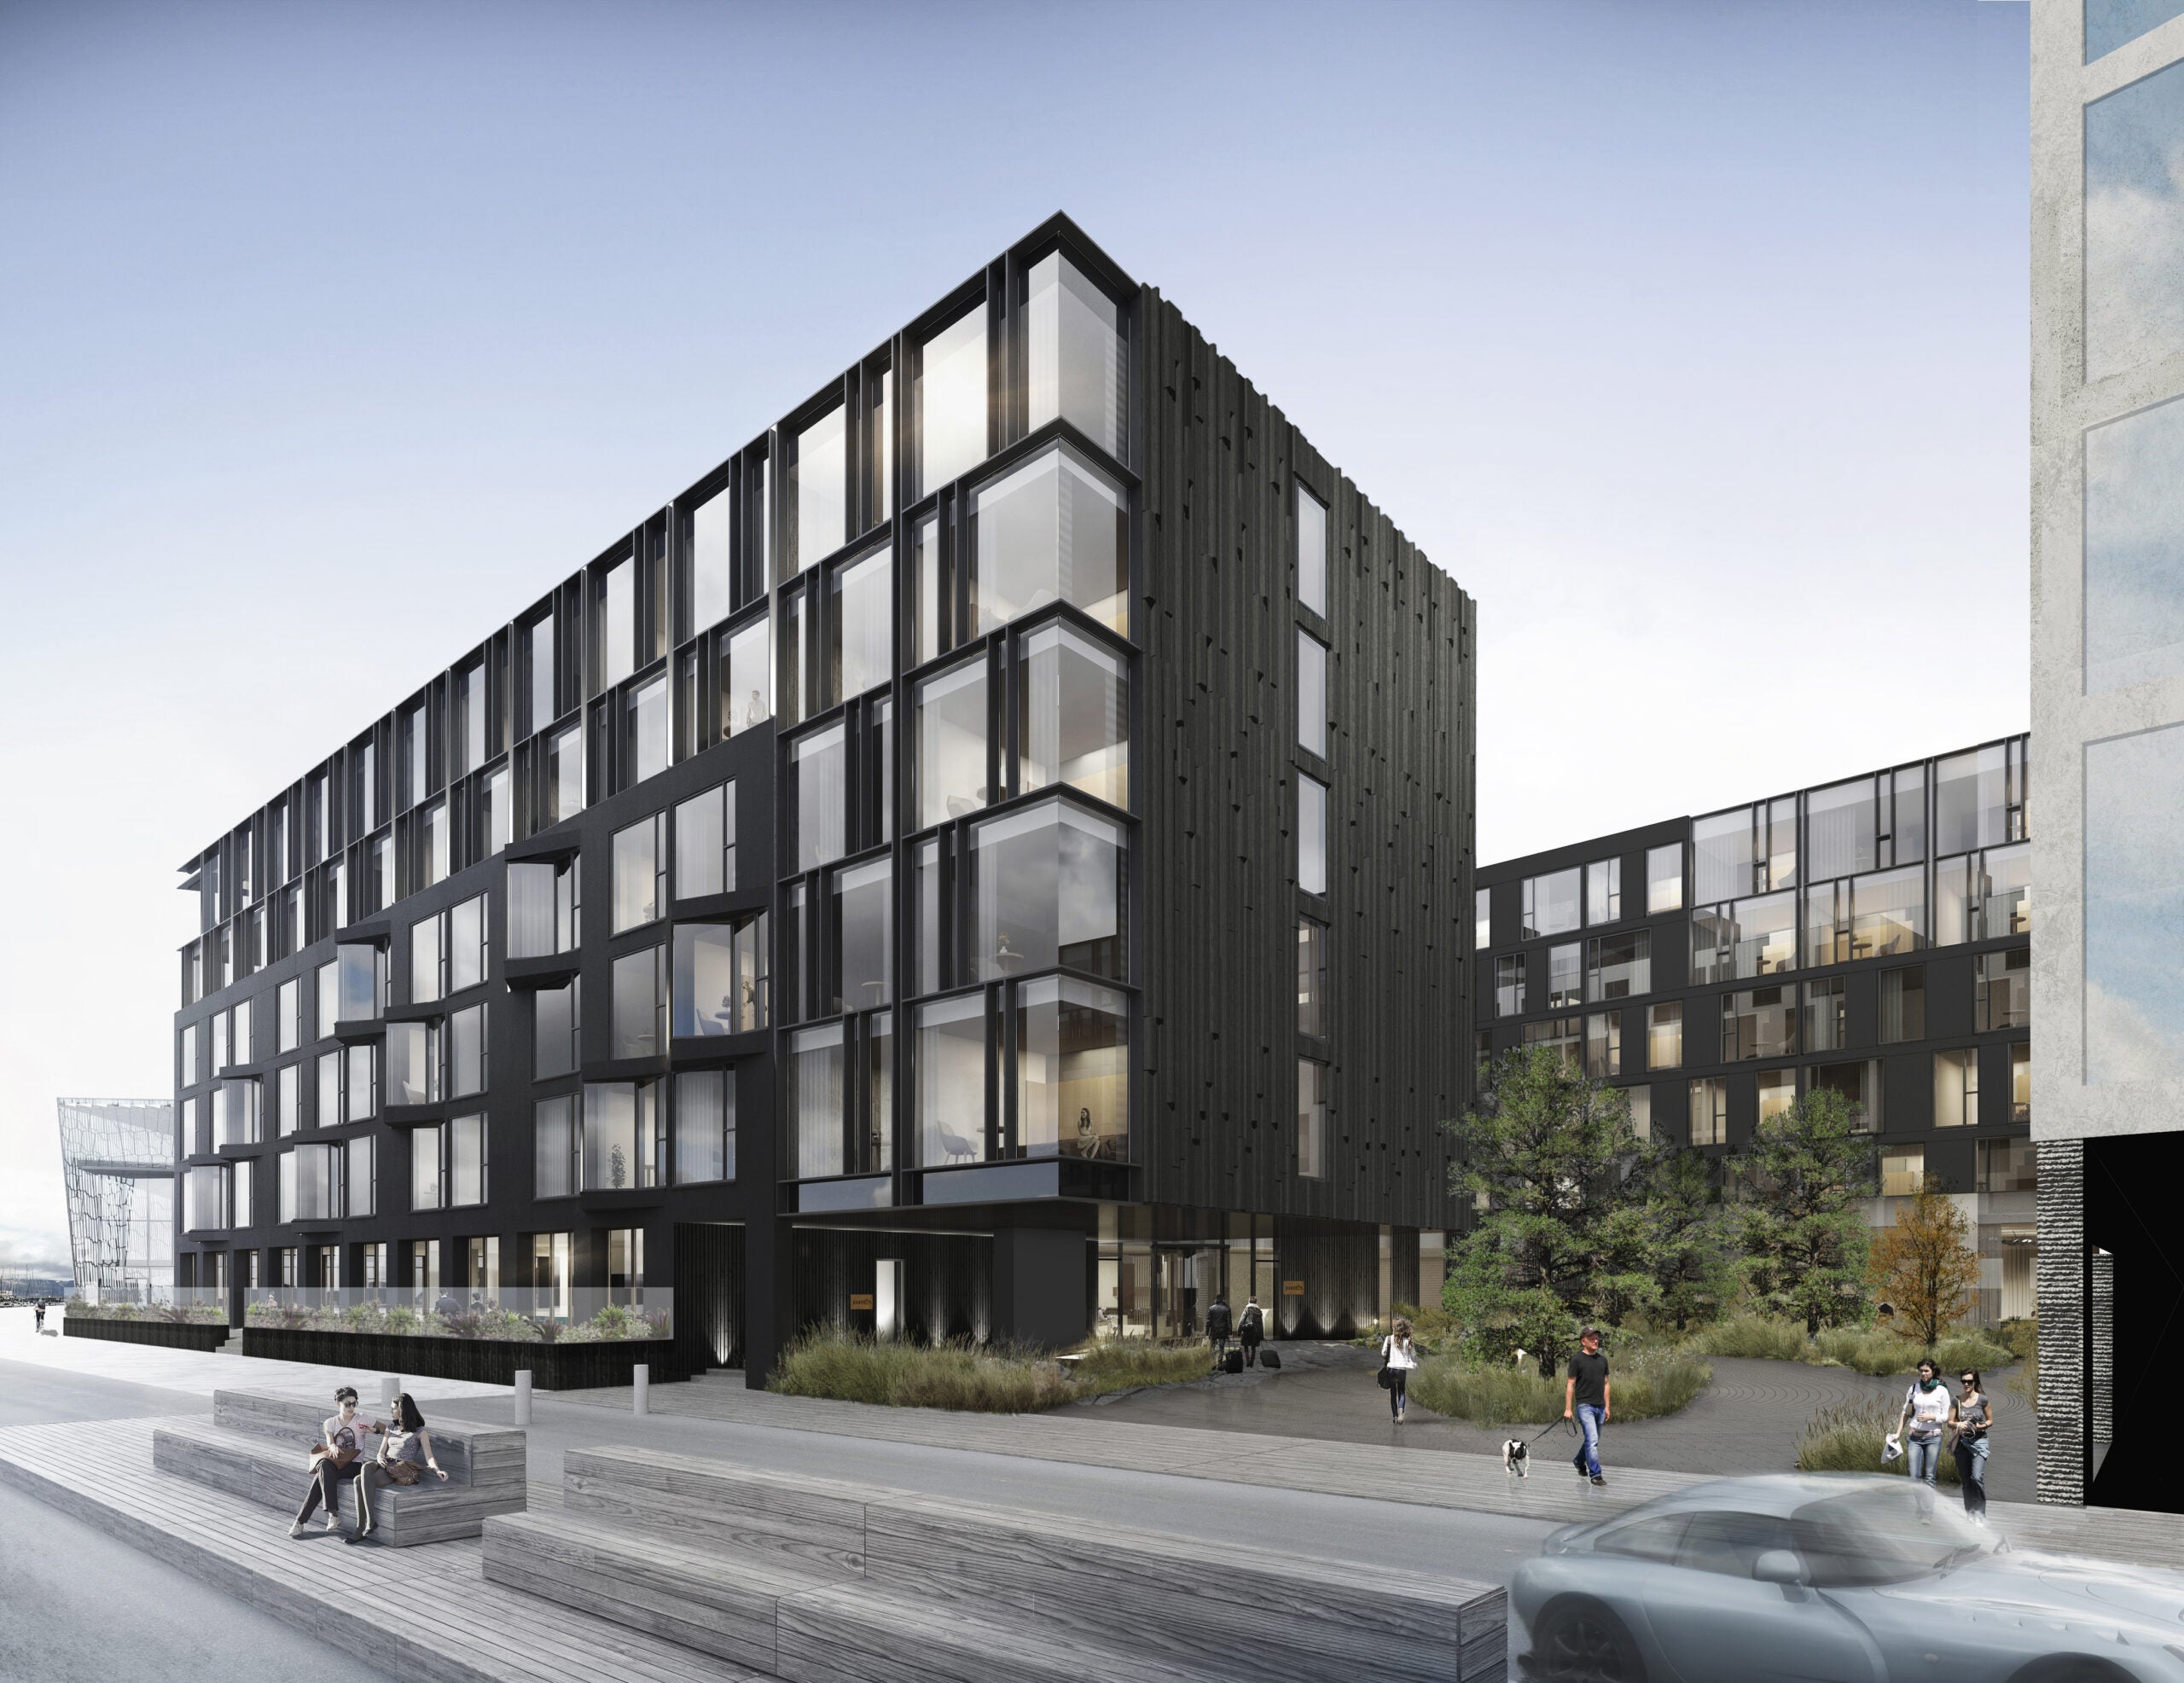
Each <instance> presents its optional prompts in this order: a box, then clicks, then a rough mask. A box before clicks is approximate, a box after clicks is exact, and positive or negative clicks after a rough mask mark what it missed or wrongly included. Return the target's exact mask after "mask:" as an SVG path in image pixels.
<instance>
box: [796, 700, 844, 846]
mask: <svg viewBox="0 0 2184 1683" xmlns="http://www.w3.org/2000/svg"><path fill="white" fill-rule="evenodd" d="M846 740H847V734H846V732H845V730H844V728H843V726H842V723H841V721H839V719H838V720H836V721H835V722H834V723H833V724H830V725H828V726H827V727H826V728H823V729H821V730H816V731H814V732H812V733H811V734H810V735H809V736H800V737H799V738H798V739H797V740H795V741H793V742H792V743H790V744H789V747H788V779H789V799H788V810H789V818H790V821H791V823H792V825H793V834H792V835H791V837H790V839H789V856H790V857H791V858H792V859H793V860H794V861H795V862H796V868H797V869H798V870H799V871H808V870H810V869H811V868H813V867H814V866H816V865H825V864H829V863H831V862H833V861H834V860H837V859H839V858H840V857H841V856H842V852H843V850H844V846H845V842H846V839H847V825H848V816H849V815H848V797H849V763H848V759H847V757H846V753H845V747H844V744H845V741H846Z"/></svg>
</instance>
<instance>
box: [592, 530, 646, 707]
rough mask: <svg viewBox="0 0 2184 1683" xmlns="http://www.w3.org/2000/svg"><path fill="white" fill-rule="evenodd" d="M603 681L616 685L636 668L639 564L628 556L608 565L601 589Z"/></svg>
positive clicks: (600, 661) (600, 642)
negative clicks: (637, 566) (610, 565)
mask: <svg viewBox="0 0 2184 1683" xmlns="http://www.w3.org/2000/svg"><path fill="white" fill-rule="evenodd" d="M599 604H600V613H599V621H598V624H599V681H600V682H601V684H602V685H605V686H607V687H610V688H611V687H612V686H613V685H615V684H619V682H622V680H623V679H624V678H626V677H628V676H630V673H631V672H633V671H635V670H636V659H637V568H636V562H634V561H632V560H619V561H617V562H616V563H615V564H614V565H613V566H612V567H610V568H608V569H607V573H606V576H605V577H603V578H601V581H600V589H599Z"/></svg>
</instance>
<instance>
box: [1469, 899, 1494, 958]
mask: <svg viewBox="0 0 2184 1683" xmlns="http://www.w3.org/2000/svg"><path fill="white" fill-rule="evenodd" d="M1471 903H1472V951H1474V952H1481V953H1483V952H1484V951H1485V950H1486V949H1488V948H1489V947H1490V946H1492V945H1493V944H1494V891H1493V890H1492V889H1490V888H1481V889H1475V890H1473V891H1472V900H1471Z"/></svg>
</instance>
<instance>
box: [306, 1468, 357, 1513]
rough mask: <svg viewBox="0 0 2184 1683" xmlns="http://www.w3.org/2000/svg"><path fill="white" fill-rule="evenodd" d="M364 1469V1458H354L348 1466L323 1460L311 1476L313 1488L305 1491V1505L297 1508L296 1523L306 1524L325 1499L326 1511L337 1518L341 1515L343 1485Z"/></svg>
mask: <svg viewBox="0 0 2184 1683" xmlns="http://www.w3.org/2000/svg"><path fill="white" fill-rule="evenodd" d="M363 1470H364V1463H363V1461H362V1460H354V1461H351V1462H350V1463H349V1465H346V1467H342V1466H336V1465H334V1463H333V1462H332V1461H331V1460H322V1461H321V1462H320V1463H319V1464H318V1469H317V1471H315V1472H313V1473H312V1474H311V1489H308V1490H306V1491H305V1493H304V1505H303V1506H301V1507H299V1508H298V1509H297V1510H296V1523H297V1524H299V1525H301V1524H304V1523H306V1522H308V1521H309V1519H310V1518H311V1515H313V1514H314V1513H317V1512H318V1505H319V1503H320V1502H322V1501H323V1502H324V1503H325V1504H326V1511H327V1512H328V1513H330V1514H332V1515H333V1516H334V1518H336V1519H339V1518H340V1517H341V1486H342V1484H343V1483H345V1482H346V1481H347V1480H349V1479H351V1478H354V1477H356V1476H357V1474H358V1473H360V1472H362V1471H363Z"/></svg>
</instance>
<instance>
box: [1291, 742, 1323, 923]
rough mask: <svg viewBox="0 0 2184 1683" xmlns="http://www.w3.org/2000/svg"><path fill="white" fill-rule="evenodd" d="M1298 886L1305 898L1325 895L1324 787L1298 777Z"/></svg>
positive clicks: (1320, 783) (1319, 782) (1314, 778)
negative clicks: (1305, 895) (1313, 895)
mask: <svg viewBox="0 0 2184 1683" xmlns="http://www.w3.org/2000/svg"><path fill="white" fill-rule="evenodd" d="M1297 886H1298V888H1300V889H1302V890H1303V891H1304V892H1305V893H1307V894H1325V893H1326V892H1327V785H1326V784H1324V783H1322V782H1321V781H1320V780H1319V779H1318V778H1316V777H1307V776H1305V775H1304V774H1303V773H1302V772H1299V773H1298V775H1297Z"/></svg>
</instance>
